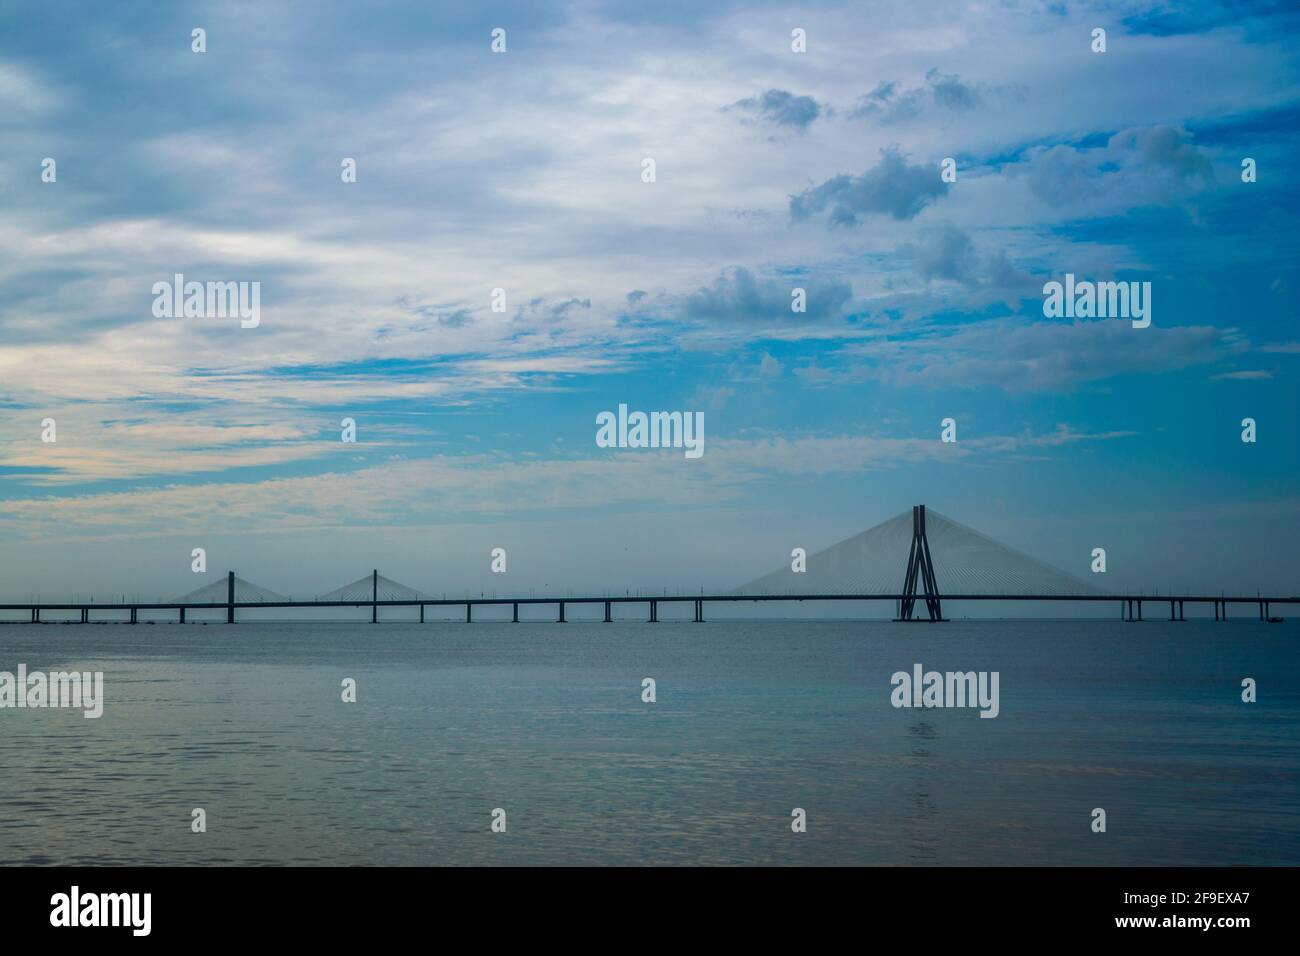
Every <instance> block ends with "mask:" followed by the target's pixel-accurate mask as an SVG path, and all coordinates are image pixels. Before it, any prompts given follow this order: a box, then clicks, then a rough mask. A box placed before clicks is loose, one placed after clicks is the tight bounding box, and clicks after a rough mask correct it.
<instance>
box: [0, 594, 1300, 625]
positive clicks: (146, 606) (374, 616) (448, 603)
mask: <svg viewBox="0 0 1300 956" xmlns="http://www.w3.org/2000/svg"><path fill="white" fill-rule="evenodd" d="M905 597H906V596H905V595H903V594H759V595H752V594H747V595H738V594H699V595H684V594H677V595H668V594H665V595H660V596H650V595H645V596H636V597H633V596H624V597H564V598H561V597H526V598H524V597H515V598H497V597H491V598H489V597H478V598H405V599H399V600H369V601H356V600H350V601H217V602H201V603H187V602H177V601H130V602H118V603H111V604H98V603H91V604H87V603H81V602H53V603H49V604H45V603H39V602H38V603H31V602H23V603H17V604H0V611H28V612H30V614H31V621H32V622H33V623H40V620H41V612H42V611H79V612H80V614H81V623H83V624H84V623H90V613H91V612H92V611H97V612H109V611H117V612H121V611H127V612H130V615H131V617H130V621H129V623H132V624H135V623H137V622H138V616H139V612H140V611H168V610H170V611H177V612H179V617H180V622H181V623H185V612H186V611H220V610H224V611H226V615H227V616H226V620H227V621H228V622H229V623H235V611H237V610H245V609H250V608H262V609H267V608H322V607H354V608H361V607H368V608H370V609H371V620H372V622H378V612H379V608H381V607H383V608H387V607H418V608H419V609H420V621H421V622H423V621H424V609H425V608H427V607H464V608H465V620H466V622H467V623H472V622H473V620H474V608H475V607H506V606H508V607H511V608H512V610H513V613H512V617H511V620H512V621H513V622H516V623H517V622H518V621H519V607H520V605H531V604H554V605H557V606H558V609H559V617H558V618H557V622H559V623H563V622H564V621H565V609H566V607H567V606H568V605H570V604H602V605H604V611H605V616H604V620H605V622H609V621H611V620H612V615H611V611H612V607H613V605H615V604H645V605H648V606H649V609H650V618H649V622H650V623H656V622H658V620H659V605H660V604H684V603H691V604H692V605H693V609H694V620H695V621H696V622H702V621H703V620H704V605H705V604H706V603H709V604H717V603H726V602H730V603H745V602H749V603H755V604H757V603H759V602H771V601H789V602H805V601H893V602H899V601H902V600H904V599H905ZM913 597H915V595H913ZM940 597H941V600H943V601H945V602H950V601H959V602H960V601H1022V602H1054V603H1081V604H1082V603H1086V604H1095V603H1099V602H1100V603H1105V602H1107V601H1111V602H1118V603H1119V605H1120V610H1121V615H1120V616H1121V617H1122V618H1123V619H1124V620H1134V621H1141V620H1143V616H1142V612H1143V605H1144V604H1157V605H1162V604H1168V605H1169V611H1170V616H1169V618H1168V620H1171V621H1181V620H1186V618H1185V617H1184V605H1185V604H1213V605H1214V619H1215V620H1216V621H1217V620H1227V618H1228V605H1230V604H1238V605H1243V604H1245V605H1249V604H1254V605H1258V610H1259V619H1260V620H1267V619H1268V618H1269V617H1270V611H1271V605H1274V604H1298V603H1300V597H1294V596H1293V597H1261V596H1259V595H1255V596H1253V597H1251V596H1246V595H1238V596H1226V595H1222V596H1219V597H1214V596H1207V595H1202V594H1169V595H1161V596H1157V595H1152V594H1103V595H1097V594H1079V595H1051V596H1042V595H1030V594H943V595H941V596H940ZM917 620H926V619H924V618H917ZM123 623H125V622H123Z"/></svg>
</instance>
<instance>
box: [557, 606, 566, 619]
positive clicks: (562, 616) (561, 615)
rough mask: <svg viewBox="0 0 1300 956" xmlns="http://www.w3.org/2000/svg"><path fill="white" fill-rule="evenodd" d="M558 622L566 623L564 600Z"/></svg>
mask: <svg viewBox="0 0 1300 956" xmlns="http://www.w3.org/2000/svg"><path fill="white" fill-rule="evenodd" d="M557 623H560V624H564V623H566V622H565V620H564V602H563V601H561V602H560V620H559V621H558V622H557Z"/></svg>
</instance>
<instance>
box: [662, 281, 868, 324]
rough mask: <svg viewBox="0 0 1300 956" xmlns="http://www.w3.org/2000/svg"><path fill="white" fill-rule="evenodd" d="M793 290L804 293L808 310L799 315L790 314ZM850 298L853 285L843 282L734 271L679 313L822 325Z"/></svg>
mask: <svg viewBox="0 0 1300 956" xmlns="http://www.w3.org/2000/svg"><path fill="white" fill-rule="evenodd" d="M796 288H802V289H803V290H804V291H805V293H806V302H805V305H806V308H807V311H805V312H802V313H799V312H792V311H791V303H792V301H793V298H792V292H793V290H794V289H796ZM852 297H853V288H852V286H850V285H849V283H848V282H845V281H844V280H842V279H809V278H795V277H790V278H786V279H781V280H777V279H764V278H759V277H756V276H755V275H754V274H753V273H752V272H750V271H749V270H748V269H744V268H736V269H731V270H728V271H726V272H723V273H722V274H721V275H720V276H718V278H716V279H715V280H714V281H713V283H712V285H708V286H702V287H701V288H700V289H699V290H697V291H696V292H694V293H692V294H691V295H689V296H687V297H686V300H685V303H684V305H683V307H682V314H683V315H684V316H685V317H687V318H690V319H708V320H721V321H727V322H744V323H750V324H761V323H769V324H772V323H785V322H821V321H826V320H829V319H833V318H836V317H838V316H839V315H840V314H841V312H842V311H843V308H844V306H845V305H846V304H847V303H848V302H849V300H850V299H852Z"/></svg>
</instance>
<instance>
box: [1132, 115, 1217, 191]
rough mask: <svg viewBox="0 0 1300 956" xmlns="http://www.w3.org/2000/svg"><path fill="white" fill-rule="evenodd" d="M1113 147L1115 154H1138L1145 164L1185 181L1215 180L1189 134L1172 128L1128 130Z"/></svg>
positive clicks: (1151, 127) (1159, 127)
mask: <svg viewBox="0 0 1300 956" xmlns="http://www.w3.org/2000/svg"><path fill="white" fill-rule="evenodd" d="M1109 145H1110V149H1111V150H1112V151H1117V150H1124V149H1130V150H1136V151H1137V153H1138V155H1139V156H1140V157H1141V159H1142V160H1143V161H1144V162H1146V163H1149V164H1151V165H1153V166H1161V167H1164V168H1165V169H1168V170H1169V171H1170V172H1172V173H1173V174H1174V175H1176V176H1178V177H1179V178H1181V179H1189V178H1192V179H1194V178H1196V177H1204V178H1206V179H1212V178H1214V170H1213V169H1212V168H1211V167H1210V161H1209V160H1208V159H1206V158H1205V154H1203V153H1202V152H1201V151H1200V150H1199V149H1197V148H1196V147H1195V146H1193V145H1192V144H1191V143H1190V142H1189V141H1188V136H1187V134H1186V133H1184V132H1183V131H1182V130H1180V129H1175V128H1174V127H1172V126H1147V127H1144V128H1140V129H1126V130H1124V131H1123V132H1122V133H1116V134H1115V135H1114V136H1112V137H1111V139H1110V144H1109Z"/></svg>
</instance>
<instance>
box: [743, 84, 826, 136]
mask: <svg viewBox="0 0 1300 956" xmlns="http://www.w3.org/2000/svg"><path fill="white" fill-rule="evenodd" d="M732 105H733V107H734V108H736V109H741V110H745V111H747V112H750V113H754V114H756V115H758V116H759V117H761V118H762V119H763V120H765V121H766V122H768V123H771V124H773V125H775V126H793V127H795V128H796V129H801V130H803V129H807V128H808V127H809V125H811V124H812V121H813V120H815V119H816V118H817V117H818V116H820V115H821V112H822V108H821V106H820V105H819V104H818V103H817V101H816V100H814V99H813V98H812V97H811V96H795V95H794V94H793V93H790V92H788V91H786V90H768V91H767V92H766V93H764V94H763V95H762V96H751V97H750V98H749V99H744V100H738V101H737V102H735V103H734V104H732Z"/></svg>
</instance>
